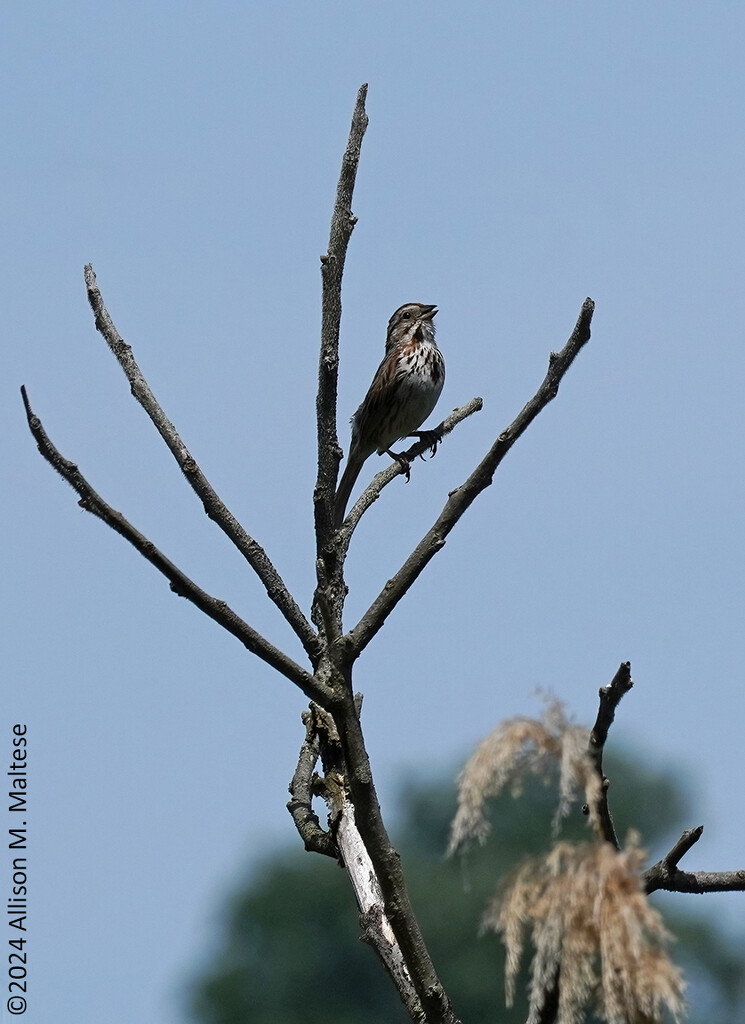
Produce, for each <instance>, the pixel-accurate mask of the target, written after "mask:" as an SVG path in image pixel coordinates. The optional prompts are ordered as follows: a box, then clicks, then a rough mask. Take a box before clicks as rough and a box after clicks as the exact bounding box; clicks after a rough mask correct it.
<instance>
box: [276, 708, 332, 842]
mask: <svg viewBox="0 0 745 1024" xmlns="http://www.w3.org/2000/svg"><path fill="white" fill-rule="evenodd" d="M313 707H314V705H311V710H310V711H305V712H303V722H304V723H305V739H304V740H303V745H302V746H301V748H300V756H299V757H298V762H297V768H296V769H295V771H294V773H293V776H292V780H291V782H290V785H289V790H290V799H289V800H288V801H287V810H288V811H289V812H290V814H291V815H292V820H293V822H294V823H295V828H296V829H297V830H298V832H299V833H300V838H301V839H302V840H303V845H304V846H305V849H306V850H307V851H308V852H309V853H321V854H323V855H324V856H326V857H334V858H337V857H338V856H339V851H338V849H337V846H336V843H335V842H334V837H333V836H332V834H331V833H330V832H327V831H326V829H324V828H323V827H322V826H321V823H320V821H319V820H318V815H317V814H316V813H315V811H314V810H313V795H314V772H315V768H316V764H317V763H318V758H319V757H320V741H319V738H318V732H317V730H316V724H315V723H316V716H315V715H314V713H313Z"/></svg>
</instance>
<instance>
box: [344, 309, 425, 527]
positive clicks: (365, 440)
mask: <svg viewBox="0 0 745 1024" xmlns="http://www.w3.org/2000/svg"><path fill="white" fill-rule="evenodd" d="M436 312H437V306H425V305H423V304H422V303H421V302H407V303H406V305H405V306H401V307H400V308H399V309H397V310H396V312H395V313H394V314H393V316H392V317H391V319H390V320H389V321H388V334H387V336H386V340H385V356H384V357H383V362H382V363H381V364H380V366H379V367H378V369H377V371H376V373H375V376H374V377H373V382H372V384H371V385H370V390H369V391H368V392H367V394H366V395H365V398H364V401H363V402H362V405H361V406H360V407H359V409H358V410H357V412H356V413H355V414H354V416H353V417H352V419H351V423H352V440H351V443H350V447H349V457H348V459H347V466H346V469H345V470H344V474H343V476H342V478H341V481H340V483H339V487H338V489H337V492H336V501H335V513H336V522H337V524H338V523H341V521H342V520H343V518H344V513H345V511H346V508H347V502H348V501H349V495H350V494H351V493H352V488H353V487H354V484H355V481H356V479H357V477H358V476H359V473H360V470H361V469H362V465H363V463H364V462H365V459H367V458H368V457H369V456H370V455H372V453H373V452H374V451H377V453H378V455H382V454H383V452H386V453H387V454H388V455H390V456H391V458H393V459H396V461H398V462H404V463H405V462H406V459H405V456H403V455H399V454H397V453H396V452H392V451H391V450H390V448H391V445H392V444H395V442H396V441H398V440H400V438H402V437H409V436H413V435H414V433H415V431H416V429H417V427H419V426H421V424H422V423H423V422H424V421H425V420H426V418H427V417H428V416H429V414H430V413H431V412H432V410H433V409H434V407H435V405H436V404H437V399H438V398H439V397H440V392H441V391H442V385H443V384H444V383H445V361H444V359H443V358H442V353H441V352H440V350H439V348H438V347H437V345H436V344H435V325H434V324H433V323H432V318H433V317H434V315H435V313H436ZM406 465H407V468H408V463H406Z"/></svg>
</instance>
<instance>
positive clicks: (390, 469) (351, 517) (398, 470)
mask: <svg viewBox="0 0 745 1024" xmlns="http://www.w3.org/2000/svg"><path fill="white" fill-rule="evenodd" d="M483 405H484V402H483V399H481V398H472V399H471V401H470V402H467V403H466V404H465V405H462V406H460V408H459V409H453V411H452V412H451V413H450V415H449V416H446V417H445V419H444V420H443V421H442V423H440V424H438V425H437V426H436V427H435V428H434V429H433V430H432V431H431V433H433V434H436V435H437V437H438V439H439V440H440V441H441V440H442V439H443V438H444V437H446V436H447V435H448V434H449V433H451V431H453V430H454V429H455V428H456V427H457V426H458V424H459V423H461V422H462V421H463V420H465V419H467V417H469V416H472V415H473V414H474V413H475V412H479V411H480V410H481V409H482V408H483ZM430 447H431V445H430V444H429V442H428V441H427V440H426V439H425V440H420V441H417V442H416V444H413V445H412V446H411V447H410V448H408V449H407V450H406V451H405V452H404V453H403V454H404V455H405V456H406V459H407V461H408V462H409V463H413V462H414V460H415V459H416V458H417V457H418V456H420V455H424V454H425V452H427V451H428V449H429V448H430ZM404 473H405V470H404V468H403V466H402V465H401V464H400V463H398V462H393V461H392V462H391V463H390V464H389V465H388V466H386V467H385V469H381V470H380V472H379V473H376V474H375V476H374V477H373V478H372V480H371V482H370V483H369V484H368V485H367V487H366V488H365V490H364V491H363V492H362V494H361V495H360V496H359V498H358V499H357V501H356V502H355V503H354V505H353V506H352V508H351V509H350V511H349V514H348V515H347V517H346V519H345V520H344V523H343V525H342V526H341V527H340V529H339V534H340V537H341V552H342V556H341V557H342V558H343V557H344V556H345V555H346V551H347V549H348V547H349V541H350V540H351V537H352V533H353V532H354V530H355V528H356V526H357V523H358V522H359V521H360V519H361V518H362V516H363V515H364V513H365V512H366V511H367V509H368V508H369V507H370V506H371V505H372V504H373V503H374V502H376V501H377V500H378V498H379V497H380V493H381V491H382V490H383V488H384V487H387V486H388V484H389V483H391V481H393V480H395V479H396V477H397V476H402V475H403V474H404Z"/></svg>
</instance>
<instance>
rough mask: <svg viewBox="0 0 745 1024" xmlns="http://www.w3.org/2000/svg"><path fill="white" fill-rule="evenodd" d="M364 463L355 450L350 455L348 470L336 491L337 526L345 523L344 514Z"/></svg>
mask: <svg viewBox="0 0 745 1024" xmlns="http://www.w3.org/2000/svg"><path fill="white" fill-rule="evenodd" d="M364 462H365V460H364V458H362V457H361V456H360V454H359V452H358V451H357V450H356V449H354V448H353V449H352V451H350V453H349V461H348V462H347V466H346V469H345V470H344V472H343V473H342V478H341V480H340V481H339V486H338V487H337V489H336V498H335V499H334V521H335V522H336V525H337V526H341V524H342V522H343V521H344V513H345V512H346V511H347V502H348V501H349V495H350V494H351V493H352V488H353V487H354V485H355V483H356V482H357V477H358V476H359V475H360V470H361V469H362V466H363V465H364Z"/></svg>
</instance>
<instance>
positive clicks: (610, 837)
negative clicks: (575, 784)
mask: <svg viewBox="0 0 745 1024" xmlns="http://www.w3.org/2000/svg"><path fill="white" fill-rule="evenodd" d="M633 685H634V680H633V679H632V678H631V662H628V661H624V662H622V663H621V665H620V667H619V669H618V671H617V672H616V674H615V675H614V676H613V678H612V679H611V681H610V683H609V684H608V685H607V686H601V687H600V690H599V692H598V695H599V697H600V705H599V707H598V715H597V718H596V719H595V725H594V726H593V727H592V732H591V733H590V742H589V744H588V752H589V754H590V758H591V759H592V763H593V766H594V768H595V771H596V772H597V774H598V777H599V779H600V797H599V799H598V802H597V807H596V810H597V815H596V816H594V818H595V820H597V821H598V822H599V823H600V828H601V833H602V838H603V839H605V841H606V842H608V843H612V844H613V846H615V848H616V849H617V850H620V849H621V846H620V843H619V842H618V836H617V835H616V830H615V827H614V825H613V818H612V817H611V813H610V808H609V806H608V787H609V785H610V783H609V781H608V779H607V778H606V777H605V775H604V774H603V749H604V747H605V741H606V740H607V739H608V730H609V729H610V727H611V725H612V723H613V719H614V717H615V714H616V708H617V707H618V705H619V702H620V701H621V698H622V697H623V696H624V694H627V693H628V692H629V690H630V689H631V687H632V686H633Z"/></svg>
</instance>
